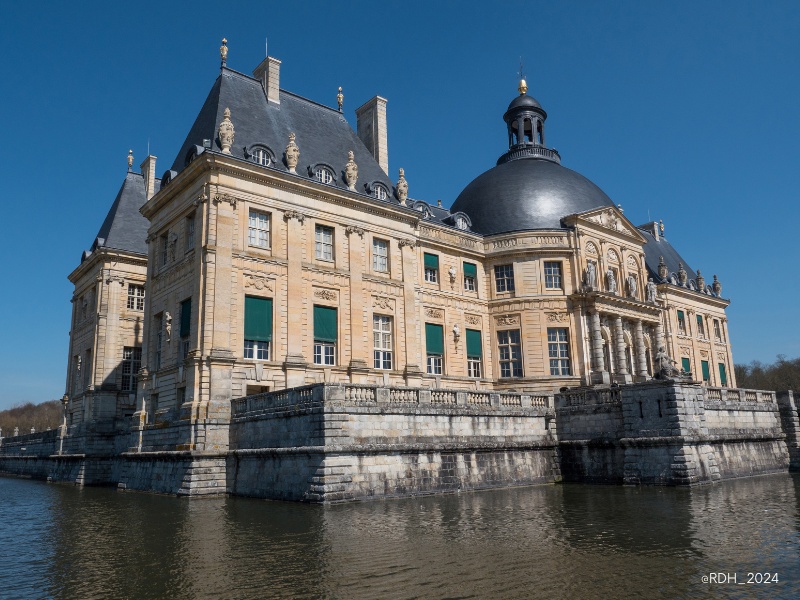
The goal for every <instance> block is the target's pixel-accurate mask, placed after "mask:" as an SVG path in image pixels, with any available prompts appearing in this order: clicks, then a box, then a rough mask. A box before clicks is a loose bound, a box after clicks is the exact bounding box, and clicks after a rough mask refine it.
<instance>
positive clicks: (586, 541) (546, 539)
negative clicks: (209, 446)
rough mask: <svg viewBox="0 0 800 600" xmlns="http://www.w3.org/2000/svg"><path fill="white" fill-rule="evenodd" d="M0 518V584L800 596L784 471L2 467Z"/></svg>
mask: <svg viewBox="0 0 800 600" xmlns="http://www.w3.org/2000/svg"><path fill="white" fill-rule="evenodd" d="M0 524H1V525H0V530H1V531H2V540H3V543H2V544H0V597H3V598H86V599H91V598H109V597H116V598H561V597H571V598H578V597H582V598H595V597H597V598H610V597H613V598H640V597H647V598H745V597H769V598H796V597H800V475H797V474H793V475H787V474H775V475H766V476H762V477H754V478H749V479H740V480H731V481H725V482H721V483H717V484H714V485H705V486H698V487H694V488H690V489H686V488H674V487H649V486H643V487H627V486H625V487H622V486H590V485H580V484H560V485H541V486H532V487H523V488H513V489H498V490H489V491H482V492H472V493H461V494H450V495H437V496H425V497H415V498H406V499H396V500H385V501H375V502H366V503H362V502H356V503H347V504H337V505H308V504H297V503H287V502H275V501H264V500H255V499H248V498H237V497H227V498H226V497H217V498H212V499H201V500H188V499H179V498H175V497H170V496H160V495H152V494H143V493H122V492H118V491H116V490H114V489H111V488H91V487H84V488H81V487H77V486H73V485H68V484H47V483H43V482H39V481H30V480H23V479H13V478H0ZM715 572H721V573H725V574H729V575H733V574H734V573H736V574H737V584H733V583H703V582H702V578H703V576H704V575H705V576H708V574H709V573H715ZM748 572H760V573H771V574H774V573H777V574H778V582H777V583H769V584H767V583H761V584H755V583H753V584H747V583H745V584H743V585H742V582H745V581H746V577H747V573H748Z"/></svg>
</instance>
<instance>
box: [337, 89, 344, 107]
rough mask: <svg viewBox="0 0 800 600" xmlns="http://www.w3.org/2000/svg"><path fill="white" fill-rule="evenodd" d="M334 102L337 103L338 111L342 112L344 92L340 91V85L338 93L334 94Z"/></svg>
mask: <svg viewBox="0 0 800 600" xmlns="http://www.w3.org/2000/svg"><path fill="white" fill-rule="evenodd" d="M336 102H338V103H339V112H342V104H344V94H343V93H342V86H339V93H338V94H336Z"/></svg>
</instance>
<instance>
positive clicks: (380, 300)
mask: <svg viewBox="0 0 800 600" xmlns="http://www.w3.org/2000/svg"><path fill="white" fill-rule="evenodd" d="M372 304H373V306H374V307H375V308H380V309H382V310H389V311H394V300H392V299H391V298H384V297H383V296H374V297H373V298H372Z"/></svg>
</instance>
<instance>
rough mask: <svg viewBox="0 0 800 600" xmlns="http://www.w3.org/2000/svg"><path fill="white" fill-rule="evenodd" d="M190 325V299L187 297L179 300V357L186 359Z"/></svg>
mask: <svg viewBox="0 0 800 600" xmlns="http://www.w3.org/2000/svg"><path fill="white" fill-rule="evenodd" d="M191 326H192V299H191V298H187V299H186V300H184V301H183V302H181V330H180V336H181V345H180V358H181V360H184V359H186V357H187V356H189V332H190V331H191Z"/></svg>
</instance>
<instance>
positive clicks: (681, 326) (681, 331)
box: [675, 310, 686, 335]
mask: <svg viewBox="0 0 800 600" xmlns="http://www.w3.org/2000/svg"><path fill="white" fill-rule="evenodd" d="M675 315H676V318H677V320H678V335H686V314H685V313H684V312H683V311H682V310H676V313H675Z"/></svg>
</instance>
